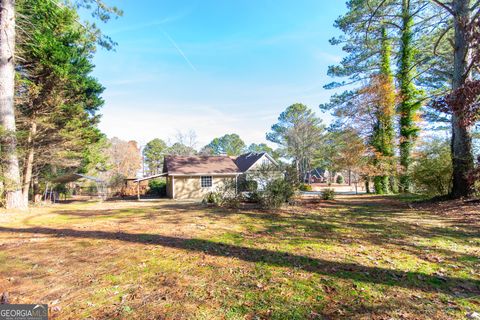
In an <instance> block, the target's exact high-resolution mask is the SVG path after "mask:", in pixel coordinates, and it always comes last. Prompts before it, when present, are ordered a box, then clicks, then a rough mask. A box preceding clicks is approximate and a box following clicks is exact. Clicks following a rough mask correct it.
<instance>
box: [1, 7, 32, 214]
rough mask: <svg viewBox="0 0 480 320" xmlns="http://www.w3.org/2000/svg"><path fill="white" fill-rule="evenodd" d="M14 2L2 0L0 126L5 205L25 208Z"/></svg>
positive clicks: (10, 207) (12, 207)
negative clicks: (18, 127) (18, 131)
mask: <svg viewBox="0 0 480 320" xmlns="http://www.w3.org/2000/svg"><path fill="white" fill-rule="evenodd" d="M14 51H15V0H0V126H1V127H2V130H3V133H2V137H1V151H2V157H3V159H2V169H3V170H2V171H3V175H4V180H5V181H4V187H5V206H6V208H7V209H25V208H26V207H27V203H25V201H23V197H22V190H21V183H20V169H19V165H18V157H17V138H16V127H15V109H14V100H13V99H14V92H15V61H14V56H15V52H14Z"/></svg>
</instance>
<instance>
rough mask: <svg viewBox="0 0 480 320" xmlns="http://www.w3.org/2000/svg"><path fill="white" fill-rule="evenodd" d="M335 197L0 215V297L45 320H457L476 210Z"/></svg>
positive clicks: (470, 278) (477, 280)
mask: <svg viewBox="0 0 480 320" xmlns="http://www.w3.org/2000/svg"><path fill="white" fill-rule="evenodd" d="M415 208H416V209H413V208H412V207H411V206H410V205H408V203H407V201H406V199H404V198H402V199H401V201H399V200H397V199H396V198H394V197H375V196H349V197H347V196H345V197H342V198H340V199H338V200H336V201H328V202H322V203H304V204H300V205H299V206H296V207H287V208H285V209H283V210H278V211H276V212H262V211H256V210H224V209H216V208H206V207H203V206H201V205H200V204H197V203H191V202H175V201H167V200H159V201H154V202H105V203H71V204H66V205H56V206H52V207H50V208H33V209H31V211H30V212H29V213H25V214H11V213H5V214H3V215H2V216H1V218H0V219H1V222H2V224H1V226H0V291H2V292H4V291H7V292H9V296H10V302H11V303H38V302H42V303H49V305H50V307H51V308H52V315H53V318H55V319H78V318H92V319H150V318H165V319H344V318H354V319H372V318H373V319H389V318H401V319H432V318H434V319H464V318H465V314H466V313H467V312H472V311H477V312H480V219H479V218H478V217H479V216H480V212H479V211H480V210H479V208H478V207H468V208H463V207H461V208H460V210H458V209H452V210H443V209H441V210H437V211H436V210H430V209H431V208H425V207H422V206H420V207H415Z"/></svg>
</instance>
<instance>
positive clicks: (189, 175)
mask: <svg viewBox="0 0 480 320" xmlns="http://www.w3.org/2000/svg"><path fill="white" fill-rule="evenodd" d="M242 173H243V172H224V173H209V172H205V173H166V175H169V176H172V177H195V176H236V175H240V174H242Z"/></svg>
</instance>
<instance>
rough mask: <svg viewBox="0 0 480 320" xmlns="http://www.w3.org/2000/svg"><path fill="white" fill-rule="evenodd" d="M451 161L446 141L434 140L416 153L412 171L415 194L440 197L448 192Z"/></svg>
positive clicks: (450, 178)
mask: <svg viewBox="0 0 480 320" xmlns="http://www.w3.org/2000/svg"><path fill="white" fill-rule="evenodd" d="M451 180H452V160H451V156H450V145H449V143H448V142H447V141H443V140H441V139H434V140H431V141H429V142H428V143H426V144H425V145H424V146H423V147H422V148H421V150H420V151H419V152H418V156H417V158H416V159H415V162H414V165H413V171H412V181H413V184H414V187H415V192H418V193H422V194H426V195H430V196H442V195H446V194H448V193H449V192H450V189H451Z"/></svg>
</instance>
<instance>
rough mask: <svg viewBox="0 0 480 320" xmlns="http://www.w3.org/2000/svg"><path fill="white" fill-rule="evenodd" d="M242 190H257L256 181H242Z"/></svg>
mask: <svg viewBox="0 0 480 320" xmlns="http://www.w3.org/2000/svg"><path fill="white" fill-rule="evenodd" d="M243 190H245V191H248V192H255V191H257V190H258V182H257V181H255V180H247V181H245V182H244V183H243Z"/></svg>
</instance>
